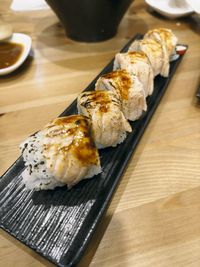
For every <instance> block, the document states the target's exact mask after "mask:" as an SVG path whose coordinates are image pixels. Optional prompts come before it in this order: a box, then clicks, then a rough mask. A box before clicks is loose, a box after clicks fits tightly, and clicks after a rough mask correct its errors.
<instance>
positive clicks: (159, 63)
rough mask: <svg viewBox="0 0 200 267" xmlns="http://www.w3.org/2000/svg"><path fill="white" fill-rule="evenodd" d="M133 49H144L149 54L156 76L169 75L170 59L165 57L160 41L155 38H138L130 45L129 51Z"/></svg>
mask: <svg viewBox="0 0 200 267" xmlns="http://www.w3.org/2000/svg"><path fill="white" fill-rule="evenodd" d="M133 51H142V52H144V53H145V54H146V55H147V56H148V59H149V61H150V63H151V66H152V68H153V72H154V77H155V76H157V75H158V74H160V75H161V76H164V77H167V76H168V70H169V59H168V58H166V57H164V51H163V48H162V45H161V44H160V43H159V42H157V41H155V40H153V39H143V40H136V41H134V42H133V43H132V44H131V45H130V47H129V52H133Z"/></svg>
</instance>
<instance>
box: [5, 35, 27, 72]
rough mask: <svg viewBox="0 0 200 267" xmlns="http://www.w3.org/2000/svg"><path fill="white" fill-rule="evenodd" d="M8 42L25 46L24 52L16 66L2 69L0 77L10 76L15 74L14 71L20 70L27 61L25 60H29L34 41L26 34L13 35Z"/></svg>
mask: <svg viewBox="0 0 200 267" xmlns="http://www.w3.org/2000/svg"><path fill="white" fill-rule="evenodd" d="M7 42H9V43H16V44H21V45H23V51H22V53H21V55H20V57H19V58H18V60H17V61H16V63H15V64H13V65H12V66H9V67H7V68H4V69H0V76H2V75H6V74H9V73H11V72H13V71H14V70H16V69H17V68H19V66H21V65H22V63H23V62H24V61H25V59H26V58H27V56H28V54H29V52H30V50H31V43H32V41H31V38H30V36H28V35H26V34H23V33H13V35H12V36H11V37H10V39H8V40H7Z"/></svg>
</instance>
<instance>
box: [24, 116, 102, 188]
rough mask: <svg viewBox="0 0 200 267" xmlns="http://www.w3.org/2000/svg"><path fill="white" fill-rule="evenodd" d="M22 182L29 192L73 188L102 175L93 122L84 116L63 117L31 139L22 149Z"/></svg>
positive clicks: (26, 141)
mask: <svg viewBox="0 0 200 267" xmlns="http://www.w3.org/2000/svg"><path fill="white" fill-rule="evenodd" d="M20 148H21V152H22V156H23V159H24V162H25V166H26V168H25V170H24V171H23V173H22V178H23V182H24V183H25V185H26V187H27V188H28V189H35V190H41V189H54V188H55V187H57V186H64V185H67V186H68V188H71V187H72V186H73V185H75V184H77V183H78V182H79V181H80V180H82V179H86V178H91V177H93V176H94V175H96V174H98V173H100V172H101V166H100V160H99V154H98V150H97V148H96V146H95V144H94V141H93V137H92V131H91V121H90V119H88V118H87V117H85V116H81V115H72V116H67V117H60V118H57V119H55V120H53V121H52V122H51V123H49V124H47V125H46V126H45V127H44V129H42V130H41V131H39V132H38V133H36V134H35V135H33V136H31V137H29V138H28V139H27V140H25V141H24V142H23V143H22V144H21V146H20Z"/></svg>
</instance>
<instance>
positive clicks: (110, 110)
mask: <svg viewBox="0 0 200 267" xmlns="http://www.w3.org/2000/svg"><path fill="white" fill-rule="evenodd" d="M77 108H78V111H79V113H81V114H83V115H85V116H88V117H89V118H91V120H92V125H93V133H94V140H95V143H96V146H97V147H98V148H105V147H109V146H113V147H114V146H116V145H117V144H119V143H121V142H123V141H124V139H125V138H126V132H131V131H132V129H131V126H130V124H129V123H128V122H127V120H126V119H125V117H124V114H123V113H122V111H121V102H120V99H119V97H118V96H117V95H116V94H115V93H114V92H112V91H103V90H101V91H89V92H84V93H82V94H80V95H79V97H78V102H77Z"/></svg>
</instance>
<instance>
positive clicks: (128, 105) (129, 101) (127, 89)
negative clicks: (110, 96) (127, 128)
mask: <svg viewBox="0 0 200 267" xmlns="http://www.w3.org/2000/svg"><path fill="white" fill-rule="evenodd" d="M96 90H111V91H113V92H115V93H117V94H118V95H119V97H120V100H121V103H122V112H123V113H124V116H125V118H126V119H127V120H131V121H134V120H137V119H139V117H140V116H141V115H142V112H143V111H146V110H147V104H146V97H145V91H144V87H143V85H142V83H141V82H140V81H139V80H138V78H137V76H135V75H131V74H130V73H129V72H127V71H126V70H117V71H113V72H110V73H107V74H105V75H103V76H101V77H100V78H99V79H98V80H97V83H96Z"/></svg>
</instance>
